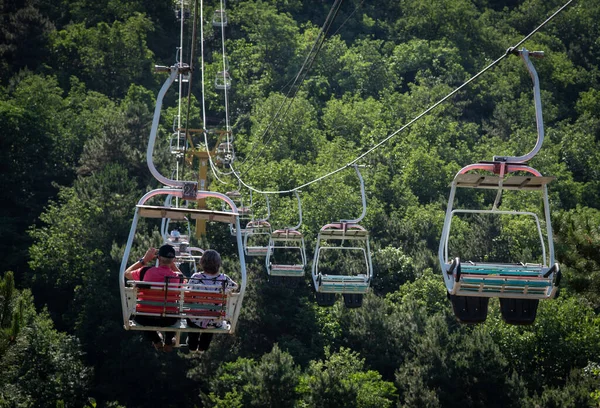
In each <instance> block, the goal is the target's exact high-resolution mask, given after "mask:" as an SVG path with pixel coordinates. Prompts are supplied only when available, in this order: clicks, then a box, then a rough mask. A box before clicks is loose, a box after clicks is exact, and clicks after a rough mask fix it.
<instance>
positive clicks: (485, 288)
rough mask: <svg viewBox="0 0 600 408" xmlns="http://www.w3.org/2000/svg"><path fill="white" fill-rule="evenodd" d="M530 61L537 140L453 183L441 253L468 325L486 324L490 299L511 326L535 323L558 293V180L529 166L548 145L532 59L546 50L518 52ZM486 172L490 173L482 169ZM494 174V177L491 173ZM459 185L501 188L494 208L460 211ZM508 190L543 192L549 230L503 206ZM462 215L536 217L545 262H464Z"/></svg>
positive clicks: (457, 310) (468, 169)
mask: <svg viewBox="0 0 600 408" xmlns="http://www.w3.org/2000/svg"><path fill="white" fill-rule="evenodd" d="M516 53H517V54H518V55H520V57H521V59H522V60H523V62H524V63H525V66H526V67H527V69H528V71H529V73H530V74H531V78H532V80H533V95H534V103H535V111H536V122H537V133H538V138H537V143H536V145H535V147H534V148H533V149H532V150H531V152H529V153H528V154H526V155H524V156H518V157H506V156H494V160H493V161H492V162H480V163H476V164H471V165H468V166H465V167H463V168H462V169H461V170H460V171H459V172H458V173H457V174H456V176H455V177H454V180H453V181H452V184H451V186H450V187H451V189H450V197H449V199H448V207H447V209H446V217H445V220H444V227H443V230H442V237H441V240H440V246H439V251H438V257H439V261H440V265H441V269H442V275H443V277H444V282H445V284H446V289H447V291H448V296H449V298H450V300H451V302H452V306H453V309H454V314H455V315H456V317H457V318H458V320H459V321H460V322H462V323H480V322H483V321H485V319H486V317H487V309H488V302H489V299H490V298H492V297H497V298H499V300H500V311H501V313H502V317H503V319H504V320H505V321H506V322H507V323H509V324H518V325H524V324H531V323H533V322H534V321H535V317H536V313H537V308H538V303H539V300H540V299H550V298H554V297H556V295H557V291H558V284H559V282H560V277H561V272H560V269H559V265H558V263H555V259H554V244H553V237H552V226H551V223H550V206H549V200H548V188H547V185H548V183H549V182H551V181H552V180H553V179H554V178H553V177H543V176H542V175H541V173H540V172H538V171H537V170H535V169H533V168H531V167H529V166H528V165H527V162H528V161H529V160H530V159H532V158H533V157H534V156H535V155H536V154H537V152H538V151H539V150H540V148H541V146H542V142H543V140H544V125H543V118H542V105H541V98H540V88H539V81H538V76H537V72H536V71H535V68H534V66H533V64H532V63H531V61H530V59H529V57H530V56H532V57H541V56H543V52H539V51H538V52H529V51H527V50H526V49H523V50H520V51H516ZM480 171H484V172H485V173H481V172H480ZM489 173H492V174H493V175H490V174H489ZM457 188H477V189H490V190H496V191H497V193H496V198H495V201H494V203H493V205H492V208H491V209H458V208H455V207H454V198H455V194H456V191H457ZM504 190H518V191H527V192H531V193H533V194H537V195H538V196H541V199H542V203H543V211H544V223H545V229H546V231H545V234H546V237H545V238H544V234H543V232H542V227H541V223H540V220H539V218H538V215H537V214H536V213H534V212H530V211H523V210H504V209H503V210H500V209H499V205H500V201H501V198H502V193H503V191H504ZM458 214H482V215H485V216H494V217H499V216H503V215H504V216H518V217H527V218H530V219H532V220H533V221H532V222H534V223H535V225H536V228H535V229H536V232H537V236H538V237H539V242H540V248H539V252H541V260H542V262H537V261H534V262H530V261H529V260H522V261H521V262H520V263H500V262H486V261H484V262H481V261H477V262H472V261H465V260H461V259H460V257H455V256H454V255H453V254H450V252H449V245H448V243H449V241H450V233H451V227H452V219H453V217H454V216H456V215H458Z"/></svg>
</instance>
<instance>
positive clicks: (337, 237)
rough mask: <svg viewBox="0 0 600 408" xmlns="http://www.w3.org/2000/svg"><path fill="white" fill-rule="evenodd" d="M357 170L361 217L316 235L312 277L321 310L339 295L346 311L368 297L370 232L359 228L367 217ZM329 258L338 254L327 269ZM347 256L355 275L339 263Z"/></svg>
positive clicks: (371, 266)
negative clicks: (349, 258) (364, 296)
mask: <svg viewBox="0 0 600 408" xmlns="http://www.w3.org/2000/svg"><path fill="white" fill-rule="evenodd" d="M354 169H355V170H356V174H357V175H358V178H359V180H360V193H361V199H362V207H363V209H362V214H361V215H360V217H359V218H357V219H353V220H340V221H339V222H337V223H331V224H327V225H325V226H323V227H322V228H321V230H320V231H319V234H318V235H317V243H316V247H315V255H314V260H313V265H312V277H313V283H314V286H315V291H316V298H317V303H318V304H319V306H332V305H333V304H334V303H335V298H336V294H337V293H341V294H342V295H343V296H344V303H345V305H346V307H350V308H355V307H360V306H362V299H363V295H364V294H365V293H367V291H368V289H369V286H370V283H371V279H372V277H373V265H372V262H371V249H370V246H369V232H368V231H367V230H366V229H365V228H363V227H362V226H360V225H359V223H360V222H361V221H362V219H363V218H364V217H365V215H366V213H367V201H366V195H365V184H364V180H363V178H362V175H361V174H360V171H359V169H358V166H357V165H354ZM326 254H335V255H336V257H335V258H334V260H333V265H329V266H328V267H326V268H325V267H324V265H323V263H324V262H326V261H327V258H326V257H327V256H328V255H326ZM344 255H353V256H354V257H353V259H352V260H353V266H354V267H355V268H354V269H356V273H350V271H349V270H348V269H347V265H346V269H344V266H345V265H343V264H342V262H341V261H340V259H342V260H343V258H341V257H343V256H344ZM330 258H331V256H330ZM325 269H326V271H324V270H325ZM325 272H329V273H325ZM333 272H339V273H336V274H334V273H333Z"/></svg>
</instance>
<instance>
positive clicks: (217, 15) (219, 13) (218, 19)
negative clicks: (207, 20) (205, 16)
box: [212, 10, 228, 27]
mask: <svg viewBox="0 0 600 408" xmlns="http://www.w3.org/2000/svg"><path fill="white" fill-rule="evenodd" d="M227 23H228V20H227V12H226V11H225V10H215V12H214V13H213V19H212V25H213V26H214V27H227Z"/></svg>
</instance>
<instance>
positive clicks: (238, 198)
mask: <svg viewBox="0 0 600 408" xmlns="http://www.w3.org/2000/svg"><path fill="white" fill-rule="evenodd" d="M225 195H226V196H227V197H229V198H230V199H231V200H232V201H233V202H234V203H235V205H236V207H237V209H238V214H239V217H240V225H241V226H242V227H241V228H242V229H241V233H242V237H245V235H246V225H247V224H248V222H250V221H252V191H251V192H250V204H249V205H246V204H245V203H244V200H243V198H242V194H241V193H240V191H239V190H233V191H228V192H227V193H225ZM229 231H230V233H231V235H232V236H236V234H237V230H236V227H235V225H234V224H230V225H229Z"/></svg>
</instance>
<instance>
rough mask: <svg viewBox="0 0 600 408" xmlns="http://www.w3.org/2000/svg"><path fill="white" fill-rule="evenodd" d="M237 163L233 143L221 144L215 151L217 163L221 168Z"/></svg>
mask: <svg viewBox="0 0 600 408" xmlns="http://www.w3.org/2000/svg"><path fill="white" fill-rule="evenodd" d="M234 161H235V151H234V150H233V143H231V142H221V143H219V145H218V146H217V149H216V151H215V162H216V163H217V165H219V166H228V165H230V164H231V163H233V162H234Z"/></svg>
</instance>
